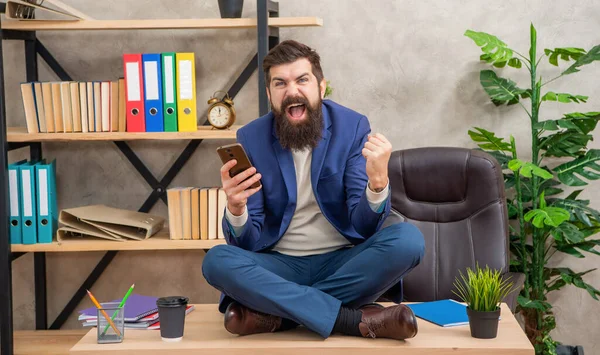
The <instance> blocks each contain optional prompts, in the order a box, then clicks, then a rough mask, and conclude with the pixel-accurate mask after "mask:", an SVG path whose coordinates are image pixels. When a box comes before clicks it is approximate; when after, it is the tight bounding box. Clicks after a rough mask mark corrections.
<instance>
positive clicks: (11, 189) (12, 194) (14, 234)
mask: <svg viewBox="0 0 600 355" xmlns="http://www.w3.org/2000/svg"><path fill="white" fill-rule="evenodd" d="M25 162H27V160H25V159H23V160H21V161H18V162H15V163H12V164H9V165H8V199H9V212H10V218H9V223H8V224H9V235H10V243H11V244H21V243H23V233H22V230H21V229H22V227H21V225H22V217H21V169H20V168H19V167H20V166H21V165H22V164H25Z"/></svg>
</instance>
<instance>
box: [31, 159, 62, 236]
mask: <svg viewBox="0 0 600 355" xmlns="http://www.w3.org/2000/svg"><path fill="white" fill-rule="evenodd" d="M35 172H36V180H37V224H38V226H37V242H38V243H52V238H53V237H54V234H55V233H56V230H57V228H58V205H57V203H56V160H53V161H52V162H51V163H48V164H43V163H39V164H36V165H35Z"/></svg>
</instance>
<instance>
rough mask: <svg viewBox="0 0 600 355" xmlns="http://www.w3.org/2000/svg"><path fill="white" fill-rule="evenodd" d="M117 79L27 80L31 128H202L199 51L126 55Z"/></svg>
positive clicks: (32, 130) (37, 130)
mask: <svg viewBox="0 0 600 355" xmlns="http://www.w3.org/2000/svg"><path fill="white" fill-rule="evenodd" d="M123 74H124V75H123V77H121V78H119V79H117V80H113V81H60V82H37V81H36V82H25V83H21V96H22V99H23V108H24V110H25V120H26V124H27V132H28V133H71V132H82V133H88V132H178V131H179V132H183V131H186V132H190V131H196V130H197V129H198V122H197V113H196V72H195V56H194V53H175V52H167V53H143V54H142V53H138V54H124V55H123Z"/></svg>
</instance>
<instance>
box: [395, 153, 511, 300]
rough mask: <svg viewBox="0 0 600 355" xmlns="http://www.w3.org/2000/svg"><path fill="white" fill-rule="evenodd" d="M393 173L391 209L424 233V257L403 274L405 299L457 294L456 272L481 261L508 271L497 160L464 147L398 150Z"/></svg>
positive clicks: (505, 226)
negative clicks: (454, 292)
mask: <svg viewBox="0 0 600 355" xmlns="http://www.w3.org/2000/svg"><path fill="white" fill-rule="evenodd" d="M389 178H390V187H391V189H392V195H391V198H392V201H391V203H392V209H393V212H397V213H399V214H400V215H401V216H402V217H404V219H405V220H406V221H407V222H411V223H413V224H415V225H416V226H417V227H418V228H419V229H420V230H421V232H422V233H423V235H424V236H425V244H426V251H425V257H424V258H423V260H422V261H421V263H420V264H419V265H418V266H417V267H416V268H415V269H414V270H412V271H411V272H410V273H409V274H408V275H407V276H406V277H405V278H404V282H403V289H404V299H405V300H406V301H432V300H438V299H445V298H453V299H457V297H456V296H455V295H454V294H453V293H452V290H453V289H455V288H454V286H453V283H454V280H455V277H456V276H457V275H459V270H461V271H462V272H463V273H464V272H465V270H466V268H467V267H471V268H474V267H475V265H476V264H477V263H478V264H479V266H481V267H485V266H486V265H489V267H490V268H493V269H499V270H501V271H502V273H504V272H507V271H508V266H509V264H508V254H509V244H508V243H509V239H508V238H509V236H508V235H509V234H508V217H507V209H506V199H505V194H504V179H503V175H502V171H501V168H500V166H499V164H498V162H497V160H496V159H494V158H493V157H492V156H490V155H489V154H487V153H484V152H482V151H478V150H470V149H465V148H449V147H428V148H416V149H407V150H401V151H395V152H393V153H392V156H391V159H390V162H389Z"/></svg>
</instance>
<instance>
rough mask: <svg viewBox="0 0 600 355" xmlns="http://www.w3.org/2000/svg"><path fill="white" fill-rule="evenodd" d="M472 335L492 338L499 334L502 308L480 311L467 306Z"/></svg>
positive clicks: (480, 337)
mask: <svg viewBox="0 0 600 355" xmlns="http://www.w3.org/2000/svg"><path fill="white" fill-rule="evenodd" d="M467 315H468V316H469V326H470V327H471V336H472V337H473V338H479V339H492V338H495V337H496V335H498V321H499V320H500V308H498V310H496V311H493V312H478V311H473V310H472V309H471V308H469V307H467Z"/></svg>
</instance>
